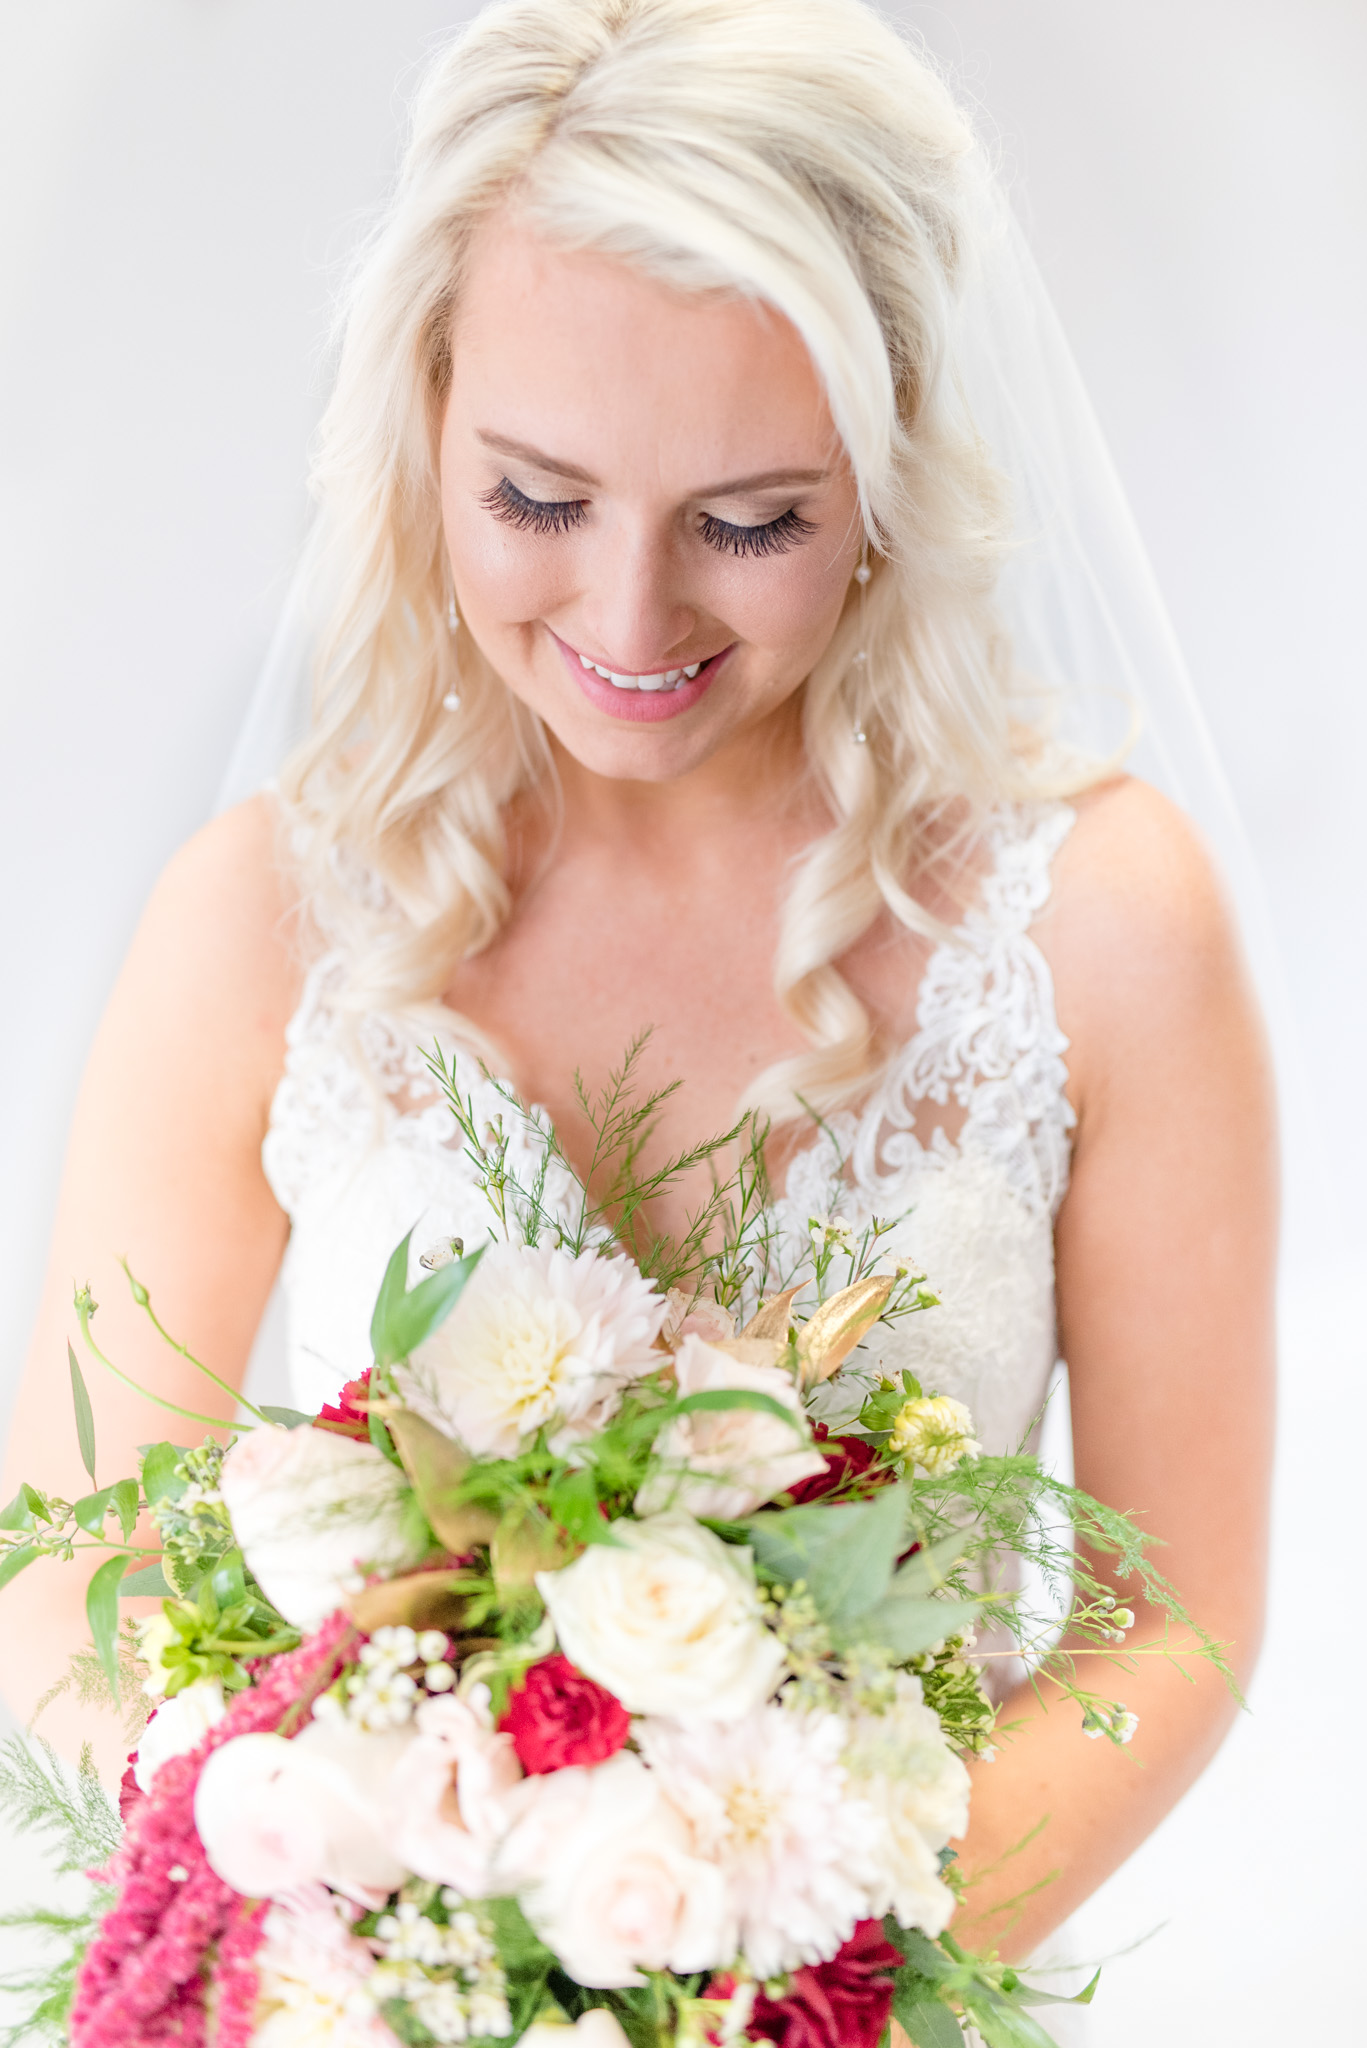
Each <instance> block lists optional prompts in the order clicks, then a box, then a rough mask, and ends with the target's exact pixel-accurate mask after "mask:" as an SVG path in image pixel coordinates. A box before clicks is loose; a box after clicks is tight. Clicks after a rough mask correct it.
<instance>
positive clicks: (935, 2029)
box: [892, 1976, 964, 2048]
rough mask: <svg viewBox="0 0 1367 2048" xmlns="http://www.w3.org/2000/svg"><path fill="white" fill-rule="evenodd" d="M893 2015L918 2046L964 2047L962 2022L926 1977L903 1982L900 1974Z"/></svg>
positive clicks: (937, 2047) (916, 2046) (894, 1996)
mask: <svg viewBox="0 0 1367 2048" xmlns="http://www.w3.org/2000/svg"><path fill="white" fill-rule="evenodd" d="M892 2016H893V2018H894V2019H895V2020H896V2022H897V2024H898V2026H899V2027H901V2028H902V2029H903V2031H904V2032H905V2034H906V2035H907V2038H908V2039H909V2040H910V2041H912V2042H913V2043H914V2044H915V2048H963V2043H964V2037H963V2030H962V2028H961V2027H960V2025H959V2022H958V2021H957V2020H956V2019H955V2017H954V2015H953V2013H952V2012H951V2011H950V2009H949V2007H948V2006H947V2005H945V2004H943V2003H942V2002H941V2000H940V1999H938V1998H937V1997H936V1995H935V1986H934V1985H933V1984H930V1983H928V1982H927V1981H926V1979H925V1978H924V1977H909V1978H908V1979H907V1980H906V1982H905V1983H904V1982H903V1980H902V1978H901V1977H900V1976H899V1978H898V1982H897V1988H896V1990H895V1991H894V1992H893V1994H892Z"/></svg>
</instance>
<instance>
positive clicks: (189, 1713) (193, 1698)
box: [133, 1678, 228, 1792]
mask: <svg viewBox="0 0 1367 2048" xmlns="http://www.w3.org/2000/svg"><path fill="white" fill-rule="evenodd" d="M227 1711H228V1709H227V1707H226V1706H225V1705H224V1703H223V1687H222V1685H221V1684H220V1682H219V1680H218V1679H216V1678H200V1679H197V1680H196V1682H195V1683H194V1684H193V1685H187V1686H186V1688H185V1690H184V1691H183V1692H178V1693H177V1694H176V1695H175V1697H174V1699H169V1700H162V1702H161V1704H160V1705H159V1706H158V1708H157V1710H156V1712H155V1713H154V1714H153V1716H152V1718H151V1720H150V1721H149V1722H148V1724H147V1726H146V1727H145V1728H144V1729H143V1731H142V1740H141V1741H140V1742H139V1744H138V1749H137V1756H136V1759H135V1761H134V1764H133V1776H134V1778H135V1780H136V1781H137V1783H138V1785H139V1786H140V1787H141V1788H142V1790H143V1791H144V1792H150V1791H151V1789H152V1780H153V1778H155V1776H156V1774H157V1772H158V1771H159V1770H160V1769H161V1767H162V1765H163V1764H164V1763H166V1762H168V1761H169V1759H170V1758H171V1757H173V1756H184V1755H186V1753H187V1752H188V1751H189V1750H192V1749H198V1747H199V1745H200V1743H201V1742H202V1741H203V1740H204V1738H205V1736H206V1735H207V1734H208V1732H209V1730H210V1729H211V1728H212V1727H213V1726H214V1723H215V1722H216V1721H221V1720H222V1719H223V1716H224V1715H225V1714H226V1713H227Z"/></svg>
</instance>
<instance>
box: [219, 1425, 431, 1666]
mask: <svg viewBox="0 0 1367 2048" xmlns="http://www.w3.org/2000/svg"><path fill="white" fill-rule="evenodd" d="M219 1483H220V1485H221V1487H222V1490H223V1498H224V1500H225V1501H226V1503H227V1507H228V1513H229V1515H230V1516H231V1518H232V1525H233V1534H234V1535H235V1536H236V1538H237V1540H238V1543H239V1544H240V1545H241V1547H242V1553H243V1555H244V1557H245V1558H246V1560H247V1563H248V1564H249V1565H250V1566H251V1569H252V1571H253V1572H254V1573H255V1574H256V1577H257V1578H258V1579H259V1580H260V1582H261V1585H262V1587H263V1588H264V1590H265V1593H266V1597H267V1598H268V1599H269V1600H273V1601H274V1603H275V1605H276V1606H277V1607H278V1608H279V1609H280V1612H281V1613H282V1614H283V1615H284V1617H285V1619H286V1620H287V1621H292V1622H293V1623H294V1625H295V1627H296V1628H301V1629H304V1630H305V1631H307V1630H309V1629H314V1628H317V1626H318V1625H319V1623H320V1622H322V1621H325V1620H326V1619H327V1617H328V1615H329V1614H331V1613H333V1612H334V1611H335V1610H336V1609H337V1608H338V1607H340V1606H341V1604H342V1601H343V1599H344V1597H345V1594H346V1590H347V1587H348V1582H349V1581H350V1580H351V1579H352V1578H353V1577H354V1576H355V1574H356V1573H357V1572H358V1571H363V1570H366V1569H367V1568H374V1569H376V1570H379V1571H385V1572H392V1571H397V1570H400V1569H401V1568H402V1567H403V1566H404V1565H407V1564H415V1563H416V1562H417V1553H416V1552H415V1551H414V1550H413V1549H412V1548H411V1545H410V1543H409V1541H408V1540H407V1539H406V1538H405V1534H404V1522H403V1509H402V1498H403V1493H404V1489H405V1487H406V1485H407V1481H406V1480H405V1478H404V1475H403V1473H402V1472H401V1471H400V1470H399V1468H398V1467H397V1466H396V1465H391V1464H390V1462H389V1460H388V1458H386V1457H384V1456H383V1455H382V1454H381V1453H380V1452H379V1451H377V1450H376V1449H375V1448H374V1446H373V1445H372V1444H367V1443H357V1442H356V1441H355V1439H354V1438H352V1437H349V1436H337V1435H336V1434H334V1432H333V1431H332V1430H326V1429H275V1428H262V1429H254V1430H252V1431H251V1432H250V1434H249V1435H246V1436H243V1437H240V1438H239V1439H238V1441H237V1442H236V1443H235V1444H234V1445H233V1446H232V1447H231V1449H230V1450H229V1452H228V1455H227V1457H226V1458H225V1459H224V1460H223V1476H222V1478H221V1480H220V1482H219Z"/></svg>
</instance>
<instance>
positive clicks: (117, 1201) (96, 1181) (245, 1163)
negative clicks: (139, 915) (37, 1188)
mask: <svg viewBox="0 0 1367 2048" xmlns="http://www.w3.org/2000/svg"><path fill="white" fill-rule="evenodd" d="M291 938H292V920H291V919H290V916H289V905H288V901H287V897H286V894H285V891H284V887H283V884H282V880H281V877H280V875H279V873H278V871H277V865H276V857H275V818H274V805H273V804H272V803H271V801H270V800H268V799H266V798H258V799H255V800H254V801H253V802H251V803H248V804H244V805H242V806H241V807H240V808H239V809H237V810H235V811H232V812H229V813H228V814H226V815H225V816H224V817H222V818H220V819H217V820H216V821H215V822H214V823H213V824H212V825H210V826H209V827H208V828H207V829H206V830H205V831H204V832H202V833H200V834H199V835H198V837H197V838H195V839H194V840H192V841H191V842H190V844H189V845H188V846H186V847H185V848H184V849H183V850H182V851H181V852H180V853H179V854H177V856H176V857H175V859H174V860H173V861H172V862H171V864H170V866H169V867H168V868H167V870H166V872H165V874H164V875H163V876H162V878H161V881H160V882H159V884H158V886H157V889H156V891H155V893H154V895H153V897H152V900H151V903H150V904H149V906H148V909H147V911H146V913H145V915H144V917H143V920H142V923H141V926H140V927H139V930H138V933H137V936H136V938H135V939H134V942H133V946H132V949H131V951H130V953H129V956H128V959H127V961H126V963H125V965H124V968H123V971H122V973H121V975H120V977H119V981H118V983H117V985H116V987H115V990H114V993H113V996H112V998H111V1000H110V1003H109V1007H108V1010H107V1011H106V1014H105V1016H104V1019H103V1022H102V1023H101V1026H100V1030H99V1033H98V1036H97V1038H96V1041H95V1045H94V1049H93V1051H92V1053H91V1057H90V1063H89V1066H88V1068H87V1070H86V1074H85V1077H84V1080H83V1083H82V1086H81V1091H80V1095H79V1098H78V1101H77V1106H76V1113H75V1118H74V1121H73V1125H72V1132H71V1139H70V1145H69V1149H68V1154H67V1160H66V1168H65V1173H64V1176H63V1183H62V1191H61V1197H60V1201H59V1205H58V1212H57V1221H56V1226H55V1230H54V1234H53V1243H52V1255H51V1259H50V1263H49V1268H48V1275H47V1280H46V1284H45V1287H44V1291H43V1296H42V1301H41V1306H40V1309H39V1314H38V1321H37V1327H36V1330H35V1333H34V1339H33V1346H32V1350H31V1353H30V1356H29V1360H28V1366H27V1370H26V1373H25V1377H24V1380H23V1384H22V1387H21V1389H20V1393H19V1398H18V1402H17V1405H16V1408H15V1412H14V1419H13V1426H12V1430H11V1434H10V1440H9V1445H8V1451H7V1456H6V1463H5V1474H4V1479H3V1482H0V1483H2V1484H3V1488H4V1492H3V1495H2V1496H0V1498H3V1499H5V1500H8V1499H10V1498H11V1497H12V1496H13V1494H14V1493H15V1491H16V1490H17V1488H18V1486H19V1483H20V1481H21V1480H28V1481H29V1482H30V1483H32V1484H35V1485H38V1486H41V1487H43V1488H44V1489H45V1490H46V1491H48V1492H55V1493H58V1494H60V1495H62V1496H63V1497H64V1498H65V1499H68V1500H73V1499H78V1498H79V1497H80V1496H81V1495H82V1494H83V1493H88V1492H89V1491H90V1490H91V1485H90V1480H89V1479H88V1477H87V1475H86V1473H85V1470H84V1468H83V1466H82V1464H81V1461H80V1456H79V1452H78V1448H77V1441H76V1429H75V1423H74V1420H73V1410H72V1401H71V1392H70V1379H69V1373H68V1367H67V1355H66V1347H67V1341H68V1339H69V1338H70V1339H72V1340H73V1341H74V1342H75V1346H76V1350H77V1354H78V1356H80V1357H81V1362H82V1369H83V1372H84V1375H85V1380H86V1385H87V1387H88V1388H89V1391H90V1399H91V1404H92V1407H93V1409H94V1416H95V1442H96V1452H97V1465H96V1469H97V1473H98V1477H99V1481H100V1484H101V1485H108V1484H109V1483H110V1482H111V1481H113V1480H115V1479H121V1478H124V1477H127V1476H131V1475H132V1474H133V1473H134V1472H136V1470H137V1446H138V1445H139V1444H143V1443H147V1442H148V1441H149V1440H151V1439H154V1438H158V1437H170V1438H171V1439H172V1441H174V1442H178V1443H195V1442H197V1441H198V1440H199V1438H200V1437H201V1436H202V1435H203V1434H204V1432H203V1429H202V1428H200V1427H198V1426H197V1425H196V1424H194V1423H193V1422H189V1421H181V1420H179V1419H178V1418H177V1417H175V1416H173V1415H169V1414H167V1412H166V1411H165V1410H164V1409H161V1408H158V1407H156V1406H155V1405H154V1404H153V1403H152V1402H150V1401H147V1400H144V1399H141V1398H139V1397H138V1396H137V1395H135V1394H133V1393H131V1392H129V1391H128V1390H127V1389H126V1388H124V1387H123V1386H122V1385H121V1384H120V1383H119V1382H118V1381H117V1380H115V1379H114V1377H113V1375H112V1374H110V1373H107V1372H105V1371H104V1370H103V1369H102V1368H101V1367H100V1366H99V1365H98V1364H97V1363H96V1362H95V1361H94V1360H93V1359H91V1358H90V1357H89V1356H88V1355H84V1354H83V1353H82V1347H81V1342H80V1336H79V1330H78V1326H77V1322H76V1318H75V1315H74V1314H73V1312H72V1294H73V1290H74V1287H75V1286H76V1285H78V1284H82V1283H85V1282H89V1284H90V1286H91V1289H92V1291H93V1293H94V1296H95V1299H96V1301H98V1303H99V1304H100V1307H99V1313H98V1315H97V1316H96V1318H95V1322H94V1335H95V1338H96V1341H97V1342H98V1343H99V1344H100V1346H101V1348H102V1349H103V1350H104V1351H105V1352H106V1354H107V1355H108V1356H109V1357H111V1358H112V1359H113V1360H114V1361H115V1362H116V1363H117V1364H118V1365H119V1366H121V1367H122V1368H123V1370H124V1371H126V1372H128V1373H129V1374H131V1375H132V1377H133V1378H134V1379H136V1380H139V1381H140V1382H142V1383H143V1384H144V1385H146V1386H148V1387H151V1388H154V1389H155V1390H156V1392H157V1393H158V1394H160V1395H162V1396H163V1397H164V1398H165V1399H167V1400H170V1401H174V1402H177V1403H179V1404H180V1405H181V1406H182V1407H185V1408H190V1409H194V1410H196V1411H199V1412H201V1413H204V1414H209V1415H224V1416H226V1415H227V1414H229V1413H230V1411H231V1405H232V1404H231V1402H230V1401H229V1399H228V1397H227V1396H226V1395H223V1394H219V1393H217V1392H216V1391H215V1389H214V1388H213V1386H212V1385H211V1383H210V1382H209V1381H208V1380H206V1379H205V1378H204V1377H203V1375H202V1374H200V1373H198V1372H196V1371H195V1370H194V1368H193V1367H192V1366H190V1365H188V1364H186V1363H185V1362H184V1361H183V1360H180V1359H178V1358H177V1357H176V1355H175V1354H174V1352H172V1351H170V1350H168V1349H167V1347H166V1346H165V1345H163V1344H162V1343H160V1341H159V1340H158V1339H157V1337H156V1335H155V1333H154V1332H153V1331H152V1329H151V1327H150V1325H149V1323H148V1322H147V1319H146V1317H145V1316H144V1315H143V1313H142V1312H141V1311H140V1310H139V1309H138V1308H137V1307H136V1306H135V1304H134V1302H133V1300H132V1297H131V1294H130V1291H129V1285H128V1281H127V1279H126V1278H125V1276H124V1274H123V1272H122V1270H121V1268H120V1266H119V1263H118V1262H119V1259H120V1257H121V1256H123V1257H126V1258H127V1259H128V1262H129V1264H130V1266H131V1267H132V1269H133V1271H134V1272H135V1273H136V1274H137V1275H138V1277H139V1279H140V1280H142V1281H143V1282H145V1284H146V1285H147V1286H148V1288H149V1289H150V1290H151V1294H152V1299H153V1303H154V1305H155V1307H156V1309H157V1312H158V1314H159V1316H160V1318H161V1320H162V1322H163V1323H164V1324H165V1326H166V1328H167V1329H168V1330H170V1331H171V1333H172V1334H173V1335H174V1336H176V1337H178V1338H180V1339H181V1340H182V1341H184V1342H185V1343H186V1344H188V1345H189V1347H190V1349H191V1350H192V1351H194V1352H195V1353H196V1354H197V1355H198V1356H199V1357H201V1358H203V1359H204V1360H205V1361H206V1363H208V1364H210V1365H212V1367H213V1368H214V1370H215V1371H216V1372H217V1373H219V1374H220V1375H221V1376H222V1377H223V1378H224V1379H225V1380H227V1381H229V1382H230V1383H231V1384H233V1385H237V1384H239V1383H240V1380H241V1377H242V1373H243V1371H244V1369H245V1366H246V1362H247V1357H248V1354H249V1352H250V1350H251V1344H252V1339H253V1336H254V1334H255V1331H256V1327H257V1324H258V1322H259V1320H260V1317H261V1311H262V1309H263V1307H264V1305H265V1301H266V1297H267V1295H268V1294H269V1292H270V1288H271V1283H272V1281H273V1279H274V1277H275V1273H276V1270H277V1268H278V1266H279V1263H280V1258H281V1254H282V1251H283V1248H284V1244H285V1238H286V1232H287V1225H286V1221H285V1218H284V1216H283V1215H282V1214H281V1211H280V1209H279V1207H278V1206H277V1204H276V1202H275V1200H274V1198H273V1196H272V1194H271V1191H270V1188H269V1187H268V1185H267V1183H266V1180H265V1177H264V1175H263V1173H262V1170H261V1140H262V1136H263V1134H264V1131H265V1127H266V1118H267V1114H268V1111H269V1106H270V1100H271V1095H272V1093H273V1090H274V1087H275V1083H276V1080H277V1078H278V1076H279V1073H280V1069H281V1063H282V1059H283V1047H284V1029H285V1024H286V1021H287V1019H288V1017H289V1014H290V1010H291V1007H292V1005H293V1002H294V999H295V994H296V972H295V968H294V964H293V948H292V945H291ZM89 1557H90V1563H91V1566H92V1567H93V1565H94V1564H96V1563H98V1562H99V1557H98V1555H97V1554H96V1553H94V1552H91V1553H89ZM88 1576H89V1572H88V1571H83V1570H81V1569H80V1568H79V1565H78V1564H77V1563H71V1564H62V1563H56V1562H53V1561H50V1560H39V1561H38V1562H37V1563H36V1564H33V1565H30V1566H29V1568H28V1570H27V1571H26V1572H24V1573H23V1574H22V1575H21V1576H20V1577H19V1578H18V1579H16V1580H14V1581H13V1582H12V1584H11V1585H10V1586H9V1587H8V1588H7V1589H6V1590H5V1591H4V1593H3V1594H0V1624H2V1625H3V1627H4V1631H5V1637H6V1641H7V1642H9V1643H10V1644H11V1645H22V1653H21V1654H11V1655H9V1656H7V1658H6V1660H5V1673H4V1685H5V1692H6V1695H7V1697H8V1699H9V1702H10V1704H11V1705H12V1707H13V1708H14V1710H15V1712H16V1713H18V1714H20V1715H23V1716H27V1715H29V1714H30V1713H31V1712H32V1711H33V1707H34V1704H35V1703H36V1702H37V1700H39V1699H40V1698H41V1696H42V1695H43V1693H44V1692H45V1691H46V1690H47V1689H48V1687H49V1686H51V1685H52V1684H53V1682H54V1681H55V1680H57V1679H58V1678H60V1677H61V1676H62V1675H63V1674H64V1672H65V1671H66V1669H67V1666H68V1663H69V1660H70V1658H71V1655H72V1653H73V1651H75V1650H76V1649H78V1648H80V1646H81V1645H82V1644H83V1643H85V1642H87V1641H88V1640H89V1632H88V1628H87V1625H86V1619H85V1604H84V1603H85V1584H86V1580H87V1578H88ZM130 1605H131V1611H135V1612H144V1611H151V1610H150V1609H149V1608H148V1605H147V1603H144V1602H137V1603H131V1604H130ZM40 1730H41V1732H42V1733H44V1734H45V1735H46V1736H47V1737H48V1739H49V1740H50V1741H52V1742H53V1743H54V1744H55V1745H56V1746H57V1747H58V1748H60V1749H65V1750H67V1751H68V1752H71V1753H74V1752H75V1750H76V1749H77V1748H78V1747H79V1744H80V1741H81V1740H82V1739H84V1738H85V1737H86V1736H88V1735H91V1734H94V1735H95V1737H96V1745H97V1754H98V1756H99V1760H100V1762H101V1765H102V1767H103V1768H105V1769H113V1768H114V1767H115V1763H116V1760H117V1768H118V1770H121V1769H122V1761H121V1745H120V1742H119V1734H118V1728H117V1726H116V1723H115V1720H114V1717H113V1716H112V1715H103V1716H99V1717H98V1718H97V1719H95V1720H94V1721H92V1720H91V1718H90V1716H89V1714H88V1712H86V1713H84V1714H82V1713H80V1712H79V1711H78V1710H77V1708H76V1706H75V1704H74V1702H73V1701H72V1700H71V1699H70V1697H69V1696H68V1697H66V1698H62V1699H59V1700H57V1701H55V1702H54V1703H53V1705H52V1706H51V1707H49V1708H48V1709H46V1710H45V1712H44V1714H43V1717H42V1721H41V1723H40Z"/></svg>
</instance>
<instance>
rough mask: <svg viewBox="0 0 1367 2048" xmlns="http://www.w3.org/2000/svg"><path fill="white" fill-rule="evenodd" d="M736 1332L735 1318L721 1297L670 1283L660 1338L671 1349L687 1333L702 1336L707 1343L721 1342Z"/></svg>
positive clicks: (687, 1334) (678, 1343)
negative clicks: (712, 1297) (721, 1300)
mask: <svg viewBox="0 0 1367 2048" xmlns="http://www.w3.org/2000/svg"><path fill="white" fill-rule="evenodd" d="M735 1334H736V1319H735V1317H734V1316H733V1315H732V1314H731V1312H730V1310H729V1309H724V1308H723V1307H722V1305H721V1303H720V1302H719V1301H713V1300H711V1299H710V1298H709V1297H708V1296H707V1295H705V1294H694V1293H692V1292H691V1291H689V1290H686V1289H684V1288H682V1287H671V1288H670V1290H669V1292H668V1294H667V1295H666V1296H665V1319H664V1325H663V1328H662V1329H661V1331H660V1340H661V1342H662V1343H664V1344H667V1345H668V1346H669V1349H670V1350H671V1351H674V1350H677V1348H678V1346H679V1345H680V1344H682V1343H683V1340H684V1338H685V1337H701V1338H702V1339H703V1341H704V1343H707V1344H720V1343H722V1342H723V1341H724V1340H725V1339H727V1338H731V1337H734V1336H735Z"/></svg>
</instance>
